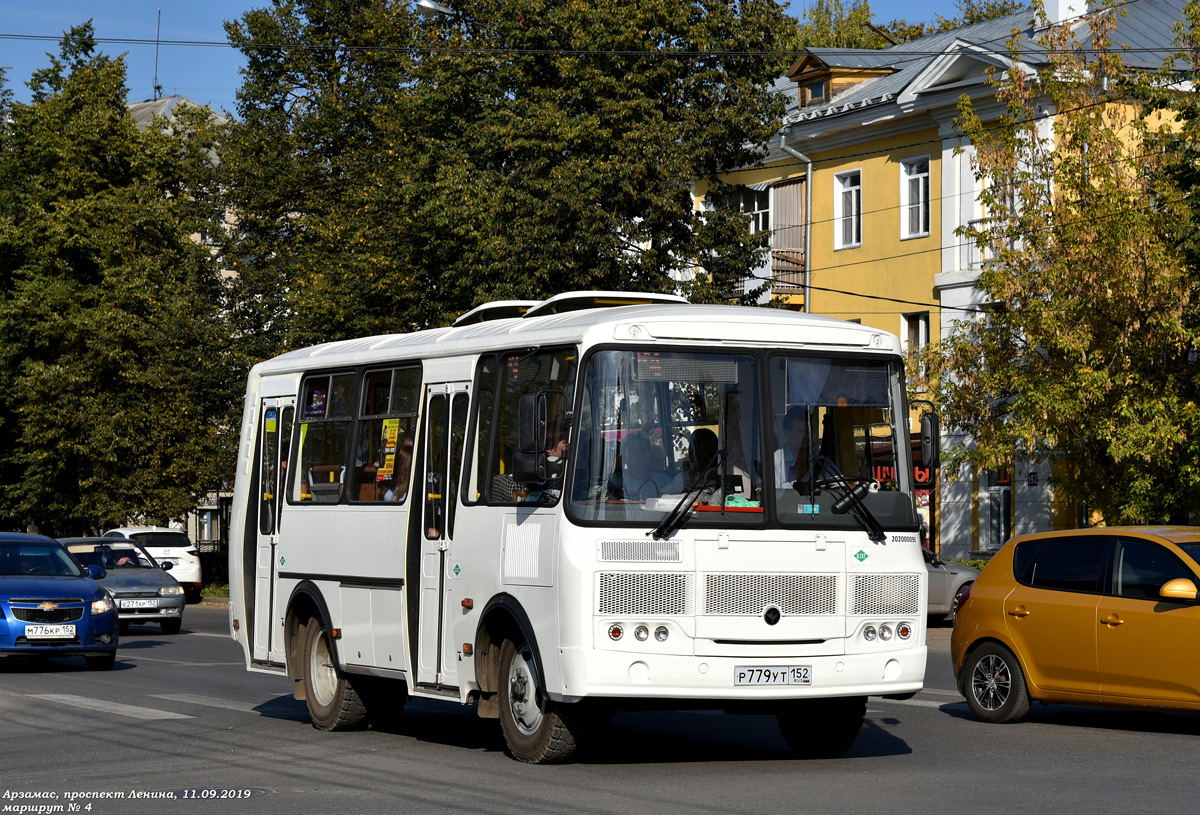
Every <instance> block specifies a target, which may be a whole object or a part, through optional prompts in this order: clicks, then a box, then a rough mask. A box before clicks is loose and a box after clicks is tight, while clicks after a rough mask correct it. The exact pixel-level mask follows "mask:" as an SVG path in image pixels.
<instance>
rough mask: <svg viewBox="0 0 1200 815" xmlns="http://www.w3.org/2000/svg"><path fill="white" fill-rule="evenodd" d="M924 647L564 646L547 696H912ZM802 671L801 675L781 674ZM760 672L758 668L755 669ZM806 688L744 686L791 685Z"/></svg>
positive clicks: (919, 683) (921, 670)
mask: <svg viewBox="0 0 1200 815" xmlns="http://www.w3.org/2000/svg"><path fill="white" fill-rule="evenodd" d="M927 655H928V649H927V648H926V646H924V645H921V646H917V647H914V648H906V649H903V650H896V651H881V652H877V653H870V654H839V655H835V656H804V657H787V658H782V657H759V658H753V659H751V658H746V657H696V656H676V655H661V654H655V655H651V654H638V653H630V652H619V651H600V650H593V649H586V648H563V649H561V650H560V651H559V667H560V671H561V674H560V675H561V678H562V688H561V689H560V691H559V692H558V693H555V692H553V691H551V692H550V694H549V695H550V697H551V698H552V699H554V700H555V701H560V702H576V701H580V700H582V699H585V698H589V697H600V698H628V699H654V698H661V699H696V700H701V699H702V700H729V701H754V700H771V699H805V698H820V697H831V696H882V695H889V696H890V695H901V694H911V693H916V692H917V691H919V690H921V688H922V686H923V683H924V680H925V661H926V657H927ZM791 668H801V669H802V668H807V669H808V670H807V671H804V670H797V671H793V670H784V669H791ZM755 669H760V670H755ZM805 678H807V680H808V681H807V683H806V684H743V683H746V682H756V683H762V682H775V683H778V682H792V681H796V680H803V679H805Z"/></svg>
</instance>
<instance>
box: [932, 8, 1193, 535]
mask: <svg viewBox="0 0 1200 815" xmlns="http://www.w3.org/2000/svg"><path fill="white" fill-rule="evenodd" d="M1115 19H1117V18H1116V15H1115V14H1113V13H1111V12H1110V13H1108V14H1097V15H1095V16H1093V18H1092V20H1091V24H1092V29H1091V31H1092V34H1091V40H1090V41H1088V42H1085V43H1079V42H1076V41H1075V40H1074V39H1073V35H1072V34H1071V32H1070V31H1069V30H1068V29H1067V28H1066V27H1057V28H1055V29H1053V30H1052V31H1051V32H1050V33H1049V34H1048V35H1047V39H1046V41H1045V43H1044V45H1045V46H1046V48H1047V49H1048V50H1047V52H1046V53H1047V55H1048V60H1047V61H1046V62H1045V63H1044V64H1043V65H1042V66H1041V68H1040V70H1037V71H1036V72H1034V71H1032V70H1030V71H1028V72H1027V71H1026V70H1023V69H1022V68H1023V67H1024V68H1027V67H1028V63H1023V62H1022V61H1021V54H1020V53H1019V51H1018V50H1017V48H1016V43H1015V41H1014V43H1013V46H1012V47H1013V54H1012V56H1013V59H1014V60H1016V62H1017V66H1016V67H1015V68H1014V69H1012V70H1010V71H1008V78H1007V79H1005V80H1004V81H1003V82H997V91H998V97H999V99H1000V101H1001V102H1003V103H1004V105H1005V106H1006V110H1005V112H1004V114H1003V115H1001V116H1000V117H999V119H997V120H995V121H987V122H985V121H982V120H981V119H980V118H979V115H978V113H977V112H976V111H975V110H974V109H973V107H972V106H971V105H970V104H969V103H967V102H964V104H963V105H962V106H961V117H960V120H959V126H960V128H961V129H962V131H963V132H966V133H970V134H972V138H973V141H974V145H975V155H974V159H973V162H974V167H975V172H976V177H977V179H978V180H979V181H980V184H981V187H982V190H983V192H982V194H981V199H982V203H983V206H984V210H985V213H986V220H985V222H984V223H983V224H982V225H981V226H980V227H979V228H978V229H968V230H966V231H965V235H966V236H967V237H969V238H970V239H972V240H975V241H976V242H977V243H978V244H979V246H980V247H981V249H982V250H983V251H984V252H985V256H987V257H989V258H990V260H989V261H988V262H986V263H985V265H984V267H983V271H982V273H981V274H980V277H979V282H978V288H979V290H980V291H981V292H982V294H983V295H984V298H983V299H984V300H985V301H989V302H990V303H991V304H992V305H991V306H989V307H988V308H986V309H985V310H983V311H982V312H981V313H979V314H978V315H975V317H974V318H971V319H966V320H963V321H960V322H958V323H957V324H956V326H955V329H954V331H953V333H951V334H950V336H949V337H947V338H946V339H945V340H944V341H943V342H942V344H941V347H940V349H935V353H933V354H931V356H930V358H929V359H928V360H926V363H927V364H928V365H929V373H930V375H931V376H932V378H933V380H934V383H933V384H934V392H935V394H936V396H937V399H938V401H939V403H940V405H941V409H942V411H943V412H944V415H945V419H946V423H947V424H948V425H950V426H953V427H955V428H957V429H959V430H961V431H964V432H966V433H968V434H969V435H970V443H969V445H967V446H962V447H959V448H958V449H957V450H955V451H954V456H953V461H952V468H953V466H954V465H957V464H961V463H963V462H969V463H971V464H974V465H977V466H979V467H986V468H992V467H1000V466H1008V465H1011V463H1012V461H1013V459H1014V458H1019V459H1032V460H1038V459H1043V458H1045V457H1047V456H1050V455H1056V454H1062V455H1065V456H1066V457H1067V459H1068V461H1069V462H1070V464H1071V465H1072V468H1071V471H1070V473H1069V474H1067V475H1066V476H1064V477H1063V478H1062V479H1061V481H1060V482H1059V483H1058V486H1059V487H1060V488H1062V489H1064V490H1066V491H1067V492H1068V494H1070V495H1071V496H1073V497H1074V498H1075V499H1077V500H1078V501H1080V502H1082V503H1083V504H1085V505H1086V506H1088V507H1089V508H1091V509H1095V510H1099V511H1100V512H1101V513H1102V515H1103V517H1104V519H1105V520H1106V521H1107V522H1109V523H1117V522H1142V523H1145V522H1160V521H1167V520H1172V519H1176V520H1177V519H1181V518H1182V517H1183V516H1184V515H1185V514H1186V508H1187V507H1188V505H1189V504H1190V503H1194V501H1193V499H1194V493H1195V487H1196V484H1197V481H1198V479H1200V407H1198V406H1197V402H1198V401H1200V394H1198V393H1197V390H1198V388H1197V384H1198V382H1197V373H1198V368H1197V365H1196V361H1195V353H1194V350H1193V349H1194V348H1195V342H1196V330H1195V325H1196V323H1195V314H1196V308H1197V302H1198V301H1197V298H1198V295H1200V292H1198V287H1197V280H1196V277H1195V274H1194V272H1193V269H1192V268H1191V267H1189V265H1188V263H1187V259H1186V256H1185V253H1184V252H1181V251H1180V249H1179V247H1178V246H1177V245H1176V241H1175V240H1174V230H1175V225H1176V224H1178V223H1179V222H1181V221H1182V220H1186V216H1187V200H1186V196H1185V195H1184V194H1183V193H1182V192H1181V190H1180V188H1179V187H1177V186H1176V185H1174V184H1173V183H1171V182H1170V179H1168V178H1167V177H1166V176H1165V175H1164V173H1163V167H1164V162H1165V161H1169V158H1170V157H1169V156H1166V155H1164V154H1163V153H1162V151H1160V150H1157V149H1155V145H1154V143H1153V141H1154V140H1153V139H1152V138H1149V137H1150V136H1151V135H1152V134H1151V131H1150V128H1149V124H1150V122H1149V121H1148V120H1147V119H1145V118H1144V117H1143V116H1141V115H1140V108H1139V107H1138V106H1136V105H1132V104H1130V103H1129V100H1130V98H1131V97H1130V94H1131V93H1132V91H1131V89H1130V88H1129V86H1128V84H1127V83H1126V82H1125V81H1124V80H1125V79H1126V78H1127V77H1128V76H1129V75H1130V72H1129V70H1128V69H1126V68H1125V67H1124V66H1123V65H1122V61H1121V59H1120V56H1119V55H1118V54H1117V53H1116V52H1115V51H1114V50H1113V49H1112V48H1111V44H1110V42H1109V36H1110V34H1111V31H1112V26H1113V24H1114V21H1115ZM1134 98H1136V97H1134ZM1045 111H1052V112H1053V113H1054V115H1053V117H1052V118H1050V117H1048V116H1047V114H1046V113H1045Z"/></svg>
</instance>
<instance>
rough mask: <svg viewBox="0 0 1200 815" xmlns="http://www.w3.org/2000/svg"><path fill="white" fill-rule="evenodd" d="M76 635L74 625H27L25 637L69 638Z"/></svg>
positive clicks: (37, 638)
mask: <svg viewBox="0 0 1200 815" xmlns="http://www.w3.org/2000/svg"><path fill="white" fill-rule="evenodd" d="M74 636H75V626H73V625H27V626H25V638H26V639H30V640H69V639H70V638H71V637H74Z"/></svg>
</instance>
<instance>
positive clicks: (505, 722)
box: [499, 639, 581, 764]
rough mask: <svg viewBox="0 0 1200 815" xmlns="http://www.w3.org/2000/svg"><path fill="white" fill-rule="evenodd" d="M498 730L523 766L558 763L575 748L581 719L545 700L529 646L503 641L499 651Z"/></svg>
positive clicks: (570, 755) (540, 679)
mask: <svg viewBox="0 0 1200 815" xmlns="http://www.w3.org/2000/svg"><path fill="white" fill-rule="evenodd" d="M499 697H500V729H501V731H503V733H504V741H505V743H506V744H507V745H508V752H509V755H511V756H512V757H513V758H515V759H516V760H517V761H523V762H525V763H526V764H561V763H563V762H564V761H567V760H569V759H570V758H571V757H572V756H573V755H574V753H575V751H576V749H577V748H578V737H579V731H580V722H581V717H580V716H578V715H577V711H576V710H574V709H573V708H572V707H571V706H569V705H563V704H557V703H555V702H551V701H550V700H549V699H547V698H546V689H545V687H544V685H543V680H542V678H541V677H540V676H539V675H538V670H537V660H536V658H535V657H534V654H533V649H532V648H530V647H529V646H528V645H526V644H524V643H521V644H520V645H518V644H517V643H516V642H514V641H512V640H510V639H506V640H505V641H504V644H503V645H502V646H501V648H500V689H499Z"/></svg>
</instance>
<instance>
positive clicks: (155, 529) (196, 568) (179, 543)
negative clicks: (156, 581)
mask: <svg viewBox="0 0 1200 815" xmlns="http://www.w3.org/2000/svg"><path fill="white" fill-rule="evenodd" d="M104 537H106V538H130V539H132V540H135V541H137V542H138V543H140V544H141V545H142V546H143V547H145V549H146V551H148V552H149V553H150V554H151V555H152V556H153V557H154V559H155V560H157V561H158V562H159V563H170V564H171V577H173V578H175V579H176V580H177V581H178V582H179V585H180V586H182V587H183V593H184V595H185V596H186V597H187V601H188V602H189V603H196V602H199V600H200V587H201V586H203V585H204V584H203V583H202V582H201V576H200V550H199V549H197V548H196V547H195V545H194V544H193V543H192V542H191V541H190V540H188V536H187V535H185V534H184V533H183V532H180V531H179V530H178V529H168V528H167V527H165V526H122V527H120V528H118V529H110V530H108V531H107V532H105V533H104Z"/></svg>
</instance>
